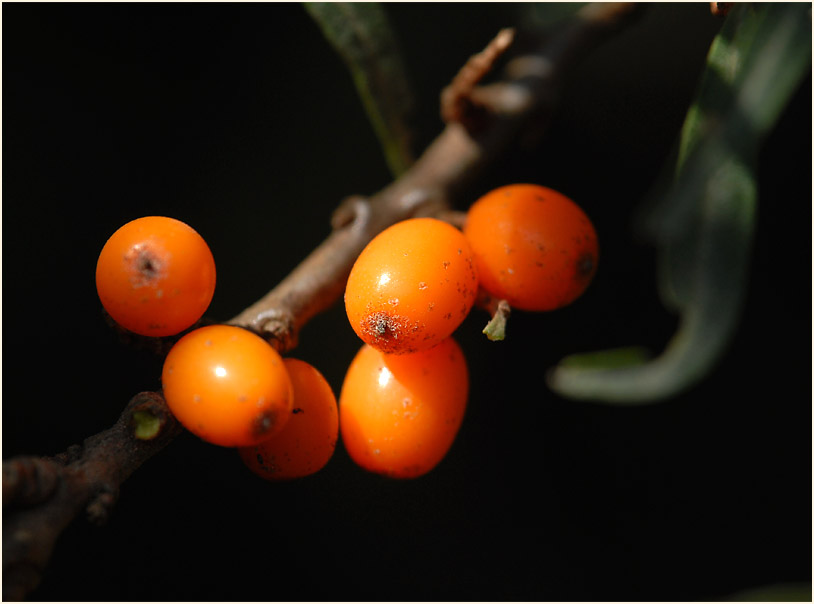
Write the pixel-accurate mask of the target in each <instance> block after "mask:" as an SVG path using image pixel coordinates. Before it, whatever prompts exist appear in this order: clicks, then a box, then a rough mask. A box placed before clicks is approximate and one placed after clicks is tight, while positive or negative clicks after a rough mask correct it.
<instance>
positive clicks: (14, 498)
mask: <svg viewBox="0 0 814 604" xmlns="http://www.w3.org/2000/svg"><path fill="white" fill-rule="evenodd" d="M60 480H61V467H60V466H58V465H56V464H55V463H53V462H52V461H50V460H48V459H44V458H41V457H19V458H16V459H10V460H8V461H4V462H3V507H6V506H30V505H34V504H37V503H40V502H42V501H45V500H46V499H48V498H49V497H50V496H51V495H52V494H53V492H54V491H55V490H56V488H57V486H58V485H59V482H60Z"/></svg>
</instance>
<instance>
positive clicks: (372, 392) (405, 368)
mask: <svg viewBox="0 0 814 604" xmlns="http://www.w3.org/2000/svg"><path fill="white" fill-rule="evenodd" d="M468 391H469V374H468V370H467V367H466V359H465V358H464V355H463V352H461V348H460V347H459V346H458V344H457V343H456V342H455V340H453V339H452V338H447V339H446V340H444V341H442V342H441V343H440V344H439V345H437V346H436V347H434V348H431V349H429V350H423V351H420V352H415V353H411V354H403V355H392V354H384V353H382V352H381V351H379V350H376V349H375V348H371V347H370V346H368V345H364V346H362V349H361V350H360V351H359V352H358V354H357V355H356V357H355V358H354V359H353V362H352V363H351V365H350V368H349V369H348V372H347V374H346V375H345V382H344V384H343V385H342V392H341V394H340V395H339V429H340V432H341V434H342V442H343V443H344V445H345V449H346V450H347V452H348V454H349V455H350V457H351V458H352V459H353V461H354V462H356V463H357V464H358V465H360V466H361V467H363V468H365V469H366V470H369V471H371V472H376V473H378V474H384V475H386V476H390V477H392V478H415V477H417V476H421V475H422V474H426V473H427V472H429V471H430V470H431V469H433V468H434V467H435V466H436V465H437V464H438V463H439V462H440V461H441V460H442V459H443V458H444V456H445V455H446V454H447V451H448V450H449V448H450V447H451V446H452V442H453V441H454V440H455V436H456V435H457V433H458V429H459V428H460V426H461V422H462V420H463V416H464V411H465V409H466V401H467V396H468Z"/></svg>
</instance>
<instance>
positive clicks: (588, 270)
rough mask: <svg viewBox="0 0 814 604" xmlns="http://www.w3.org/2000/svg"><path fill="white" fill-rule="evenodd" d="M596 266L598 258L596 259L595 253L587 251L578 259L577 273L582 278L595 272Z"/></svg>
mask: <svg viewBox="0 0 814 604" xmlns="http://www.w3.org/2000/svg"><path fill="white" fill-rule="evenodd" d="M595 267H596V260H595V259H594V255H593V254H591V253H590V252H586V253H584V254H582V256H580V257H579V260H577V275H579V276H580V277H582V278H585V277H589V276H591V275H592V274H593V272H594V268H595Z"/></svg>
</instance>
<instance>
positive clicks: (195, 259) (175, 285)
mask: <svg viewBox="0 0 814 604" xmlns="http://www.w3.org/2000/svg"><path fill="white" fill-rule="evenodd" d="M96 291H97V292H98V293H99V299H100V300H101V301H102V306H104V307H105V310H106V311H107V312H108V314H109V315H110V316H111V317H112V318H113V320H114V321H116V323H118V324H119V325H121V326H122V327H124V328H125V329H129V330H130V331H132V332H135V333H137V334H141V335H144V336H155V337H160V336H168V335H173V334H176V333H179V332H181V331H183V330H184V329H186V328H187V327H190V326H191V325H193V324H194V323H195V322H196V321H197V320H198V319H200V318H201V316H202V315H203V313H204V312H205V311H206V309H207V308H208V307H209V303H210V302H211V301H212V295H213V294H214V293H215V260H214V258H213V257H212V252H211V251H209V247H208V246H207V245H206V242H205V241H204V240H203V238H202V237H201V236H200V235H199V234H198V233H197V232H196V231H195V230H194V229H192V227H190V226H188V225H186V224H185V223H183V222H181V221H180V220H175V219H174V218H166V217H164V216H146V217H144V218H138V219H136V220H133V221H131V222H128V223H127V224H125V225H124V226H123V227H121V228H120V229H119V230H117V231H116V232H115V233H113V235H112V236H111V237H110V239H108V240H107V243H105V245H104V247H103V248H102V253H101V254H100V255H99V260H98V262H97V263H96Z"/></svg>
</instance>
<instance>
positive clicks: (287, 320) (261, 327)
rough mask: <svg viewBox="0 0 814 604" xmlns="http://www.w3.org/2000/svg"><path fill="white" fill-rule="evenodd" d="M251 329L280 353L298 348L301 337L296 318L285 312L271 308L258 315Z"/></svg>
mask: <svg viewBox="0 0 814 604" xmlns="http://www.w3.org/2000/svg"><path fill="white" fill-rule="evenodd" d="M251 328H252V330H253V331H255V332H256V333H257V334H258V335H259V336H260V337H262V338H263V339H264V340H266V341H267V342H268V343H269V344H271V346H272V347H273V348H274V349H275V350H277V351H278V352H281V353H282V352H284V351H286V350H291V349H292V348H296V347H297V341H298V337H299V336H298V334H297V330H296V324H295V321H294V317H293V316H292V315H291V314H290V313H288V312H286V311H285V310H281V309H280V308H270V309H268V310H265V311H262V312H260V313H258V315H257V316H256V317H255V319H254V321H253V322H252V326H251Z"/></svg>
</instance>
